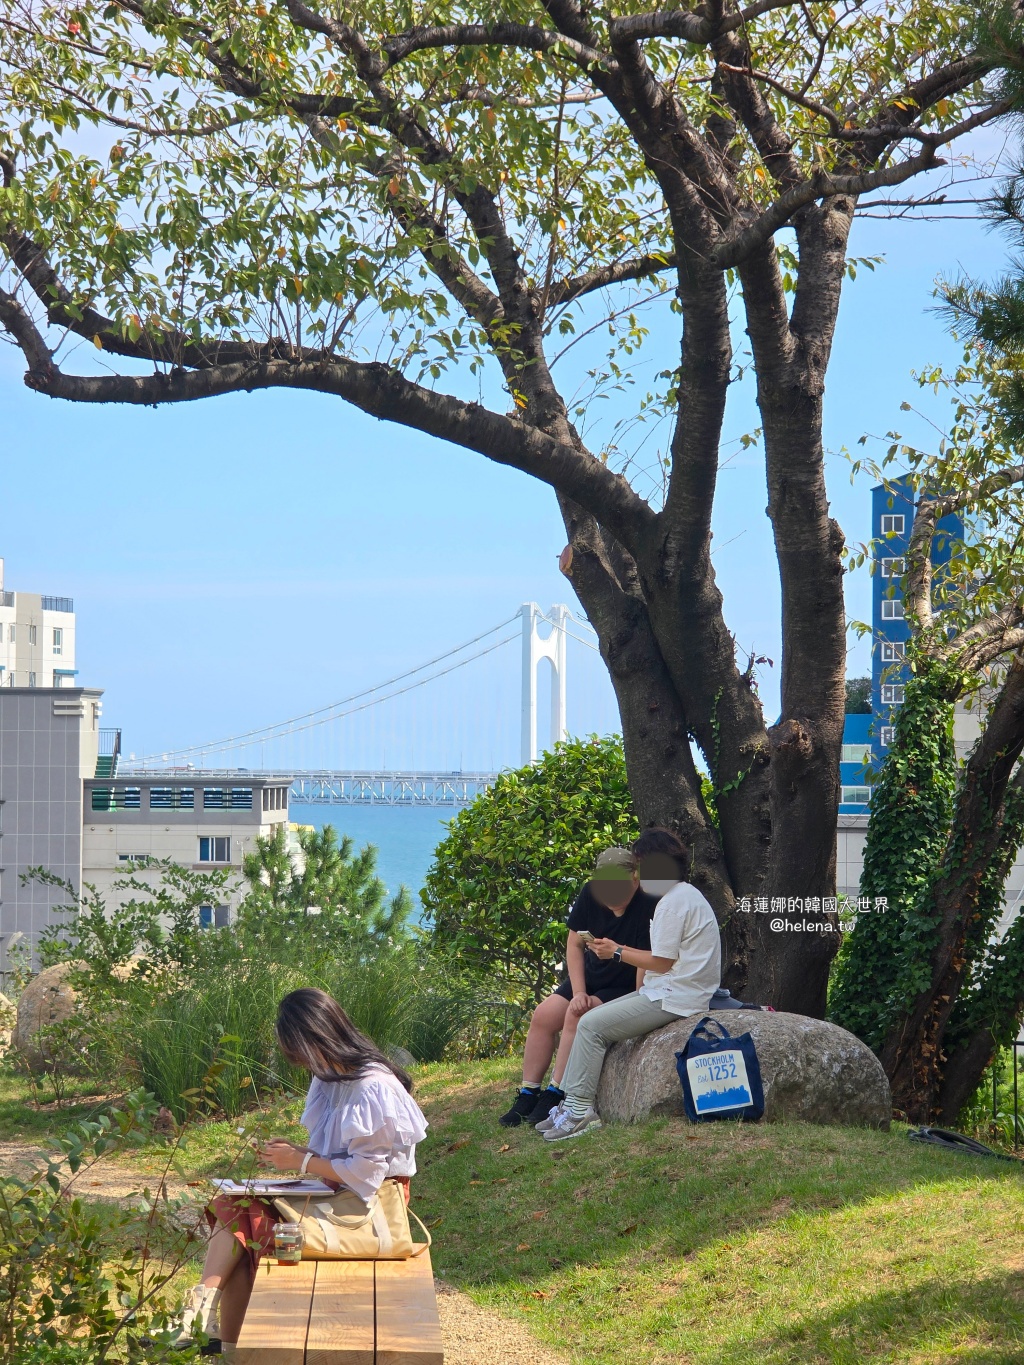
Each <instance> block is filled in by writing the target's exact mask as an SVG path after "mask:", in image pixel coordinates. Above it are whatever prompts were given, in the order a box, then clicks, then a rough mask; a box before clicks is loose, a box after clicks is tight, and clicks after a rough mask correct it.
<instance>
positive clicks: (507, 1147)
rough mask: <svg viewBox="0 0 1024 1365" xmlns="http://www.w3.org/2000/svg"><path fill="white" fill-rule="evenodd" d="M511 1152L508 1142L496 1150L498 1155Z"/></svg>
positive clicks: (510, 1145)
mask: <svg viewBox="0 0 1024 1365" xmlns="http://www.w3.org/2000/svg"><path fill="white" fill-rule="evenodd" d="M511 1150H512V1144H511V1143H510V1142H506V1143H505V1145H504V1146H503V1147H499V1148H498V1152H499V1153H501V1152H511Z"/></svg>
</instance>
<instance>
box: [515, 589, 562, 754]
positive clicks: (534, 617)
mask: <svg viewBox="0 0 1024 1365" xmlns="http://www.w3.org/2000/svg"><path fill="white" fill-rule="evenodd" d="M519 615H520V616H521V617H522V620H523V730H522V735H523V740H522V762H523V764H524V765H525V764H527V763H534V762H536V760H537V758H538V757H539V754H538V751H537V667H538V665H539V663H540V661H541V659H549V660H550V661H551V736H550V747H551V748H554V746H555V745H556V744H557V743H558V742H559V741H560V740H563V739H565V737H566V734H567V733H568V732H567V730H566V724H565V627H566V622H567V620H568V618H569V608H568V607H565V606H562V605H558V606H554V607H552V608H551V609H550V611H548V613H547V614H546V615H545V614H544V612H542V611H541V609H540V607H539V606H538V605H537V603H536V602H524V603H523V605H522V606H521V607H520V608H519ZM542 621H544V622H547V623H548V624H550V626H551V632H550V634H549V635H548V637H547V639H543V638H542V637H541V634H540V630H539V626H540V623H541V622H542Z"/></svg>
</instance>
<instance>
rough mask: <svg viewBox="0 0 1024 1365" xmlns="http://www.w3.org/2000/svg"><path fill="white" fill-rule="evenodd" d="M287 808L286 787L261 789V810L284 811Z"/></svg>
mask: <svg viewBox="0 0 1024 1365" xmlns="http://www.w3.org/2000/svg"><path fill="white" fill-rule="evenodd" d="M287 806H288V788H287V787H264V788H263V809H264V810H285V809H286V808H287Z"/></svg>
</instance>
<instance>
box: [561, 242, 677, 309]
mask: <svg viewBox="0 0 1024 1365" xmlns="http://www.w3.org/2000/svg"><path fill="white" fill-rule="evenodd" d="M677 263H678V262H677V258H676V254H675V252H674V251H667V252H666V253H665V254H664V256H636V257H633V258H632V259H630V260H628V261H613V262H612V264H611V265H602V266H595V267H594V269H593V270H587V271H585V272H584V273H583V274H582V275H576V276H573V277H572V278H570V279H566V280H561V281H560V282H558V283H556V284H554V285H552V288H551V293H550V295H549V303H550V305H551V307H553V308H556V307H558V306H559V305H560V304H564V303H572V302H573V300H574V299H578V298H582V297H583V295H584V294H593V293H594V292H595V290H598V289H605V288H607V287H608V286H609V285H612V284H623V283H625V282H626V281H628V280H645V279H647V278H649V277H650V276H651V275H658V274H660V273H661V272H662V271H663V270H675V268H676V265H677Z"/></svg>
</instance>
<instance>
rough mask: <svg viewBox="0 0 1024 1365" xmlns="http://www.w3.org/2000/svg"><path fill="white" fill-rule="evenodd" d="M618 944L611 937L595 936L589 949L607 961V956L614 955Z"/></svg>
mask: <svg viewBox="0 0 1024 1365" xmlns="http://www.w3.org/2000/svg"><path fill="white" fill-rule="evenodd" d="M618 946H619V945H618V944H617V943H616V942H615V940H614V939H613V938H595V939H594V941H593V943H592V944H591V945H590V951H591V952H592V953H596V954H597V956H598V957H600V958H603V959H604V960H605V961H606V962H607V961H608V959H609V958H611V957H614V956H615V950H616V948H617V947H618Z"/></svg>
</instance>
